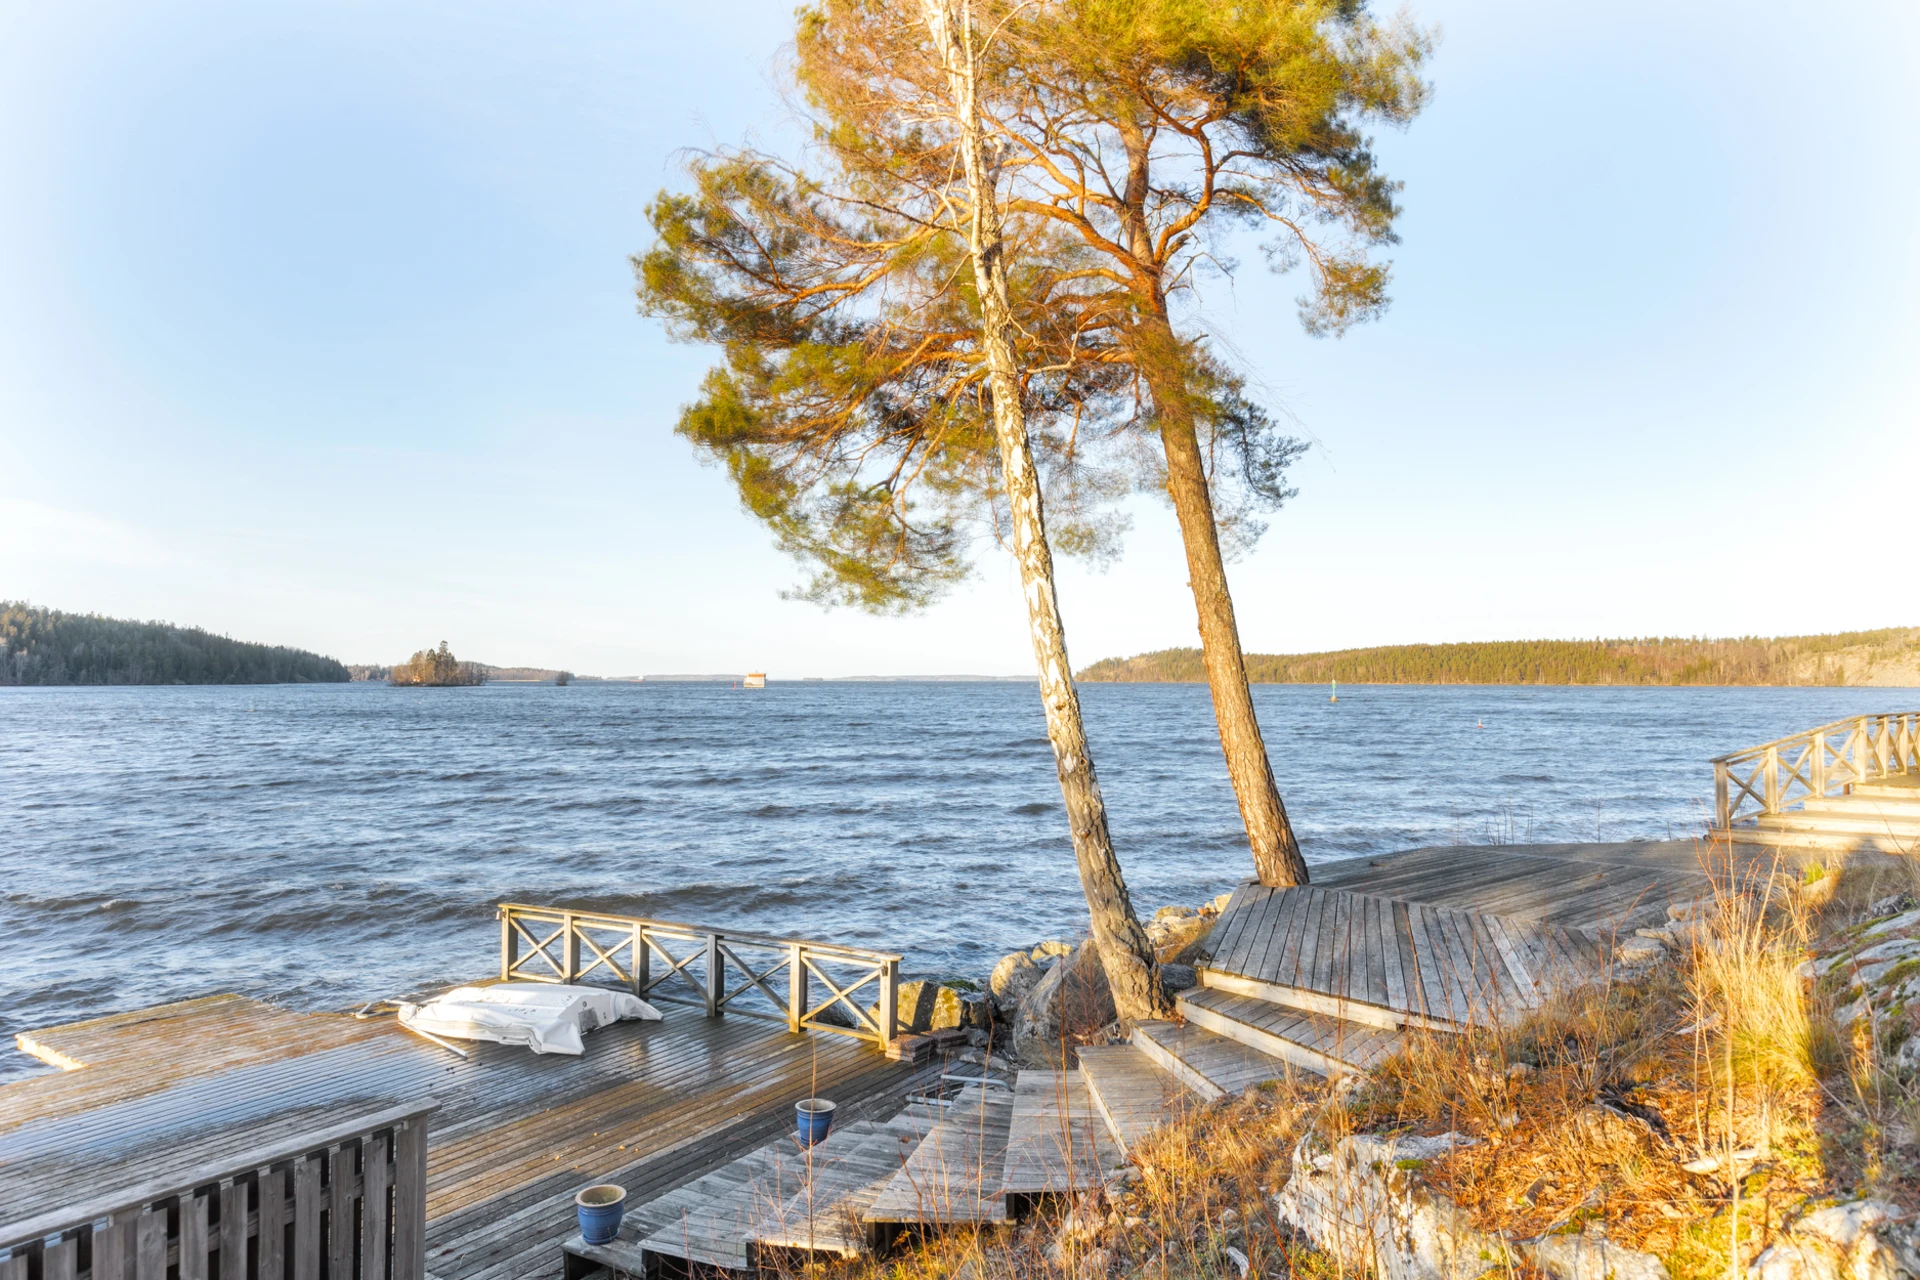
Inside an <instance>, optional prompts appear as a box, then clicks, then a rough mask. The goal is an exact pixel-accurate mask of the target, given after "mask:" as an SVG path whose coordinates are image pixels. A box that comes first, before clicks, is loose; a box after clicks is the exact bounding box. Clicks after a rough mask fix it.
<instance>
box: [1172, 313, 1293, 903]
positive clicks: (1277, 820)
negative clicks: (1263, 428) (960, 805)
mask: <svg viewBox="0 0 1920 1280" xmlns="http://www.w3.org/2000/svg"><path fill="white" fill-rule="evenodd" d="M1134 342H1135V346H1136V354H1137V355H1138V356H1139V357H1140V360H1139V367H1140V368H1141V369H1142V371H1143V372H1144V373H1145V375H1146V379H1147V385H1148V387H1150V388H1151V389H1152V391H1153V406H1154V415H1155V417H1156V419H1157V420H1158V423H1159V427H1160V443H1161V447H1162V448H1163V449H1164V450H1165V451H1166V456H1167V494H1168V496H1169V497H1171V498H1172V499H1173V510H1174V514H1175V515H1177V516H1178V517H1179V520H1180V537H1181V540H1182V541H1183V542H1184V543H1185V544H1186V552H1187V578H1188V583H1189V585H1190V586H1191V587H1192V590H1193V605H1194V610H1195V611H1196V612H1197V613H1198V614H1199V619H1200V651H1201V654H1202V656H1203V659H1204V661H1205V663H1206V668H1207V685H1208V687H1209V688H1210V689H1211V690H1212V691H1213V718H1214V721H1215V723H1217V724H1218V725H1219V728H1220V750H1221V751H1222V752H1223V753H1224V754H1225V755H1226V758H1227V776H1228V777H1229V778H1231V779H1232V780H1233V793H1234V795H1235V796H1236V797H1238V798H1239V801H1240V821H1241V822H1242V823H1243V824H1244V825H1245V826H1246V829H1247V843H1248V845H1249V846H1250V847H1251V848H1252V850H1253V868H1254V873H1255V874H1256V875H1258V876H1259V878H1260V883H1261V884H1265V885H1277V886H1287V885H1300V884H1305V883H1307V864H1306V860H1305V859H1304V858H1302V857H1301V856H1300V842H1299V841H1298V840H1296V839H1295V838H1294V834H1293V824H1292V823H1290V822H1288V821H1287V806H1286V805H1285V804H1284V803H1283V802H1282V801H1281V799H1280V787H1279V784H1278V783H1277V782H1275V781H1274V777H1273V763H1272V761H1270V760H1269V759H1268V758H1267V744H1266V742H1265V740H1264V739H1263V738H1262V737H1261V734H1260V721H1259V718H1258V717H1257V716H1256V715H1255V714H1254V710H1253V691H1252V690H1251V689H1250V688H1249V687H1248V685H1247V660H1246V656H1245V654H1243V653H1242V652H1241V649H1240V627H1239V624H1238V623H1237V622H1236V621H1235V620H1234V616H1233V596H1232V594H1231V593H1230V592H1229V591H1228V589H1227V566H1226V561H1225V560H1224V559H1223V558H1222V557H1221V555H1220V533H1219V527H1218V526H1217V525H1216V524H1215V523H1214V515H1213V495H1212V493H1211V492H1210V491H1209V489H1208V488H1207V471H1206V465H1205V462H1204V461H1203V460H1202V458H1201V456H1200V438H1199V433H1198V431H1197V430H1196V429H1195V425H1194V416H1193V401H1192V400H1191V399H1190V398H1189V396H1188V393H1187V386H1186V372H1185V368H1184V365H1183V362H1182V360H1181V358H1180V344H1179V340H1178V339H1177V338H1175V336H1174V333H1173V326H1172V325H1171V324H1170V323H1169V322H1168V320H1167V318H1166V316H1165V315H1164V314H1159V313H1157V312H1149V313H1148V314H1146V315H1144V316H1142V317H1141V319H1140V321H1139V324H1138V325H1137V327H1136V329H1135V332H1134Z"/></svg>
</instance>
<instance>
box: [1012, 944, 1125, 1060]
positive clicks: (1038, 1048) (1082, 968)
mask: <svg viewBox="0 0 1920 1280" xmlns="http://www.w3.org/2000/svg"><path fill="white" fill-rule="evenodd" d="M1118 1016H1119V1014H1118V1012H1117V1011H1116V1010H1115V1009H1114V1007H1113V993H1112V992H1111V991H1109V990H1108V989H1107V973H1106V970H1105V969H1104V968H1103V967H1102V966H1101V964H1100V953H1099V952H1098V951H1096V950H1095V949H1094V945H1093V943H1092V942H1091V941H1088V942H1084V943H1082V944H1080V949H1079V950H1078V951H1075V952H1073V953H1072V954H1071V955H1065V956H1061V957H1060V958H1059V959H1057V960H1055V961H1054V962H1053V967H1052V968H1050V969H1048V970H1047V973H1046V976H1045V977H1043V978H1041V979H1040V981H1039V982H1038V983H1037V984H1036V985H1035V986H1034V987H1033V989H1032V990H1030V991H1029V992H1027V994H1026V995H1025V996H1023V997H1022V998H1021V1000H1020V1004H1019V1007H1018V1009H1017V1010H1015V1012H1014V1016H1013V1047H1014V1051H1015V1052H1016V1053H1017V1054H1018V1055H1019V1056H1020V1059H1021V1060H1022V1061H1023V1062H1027V1063H1030V1064H1034V1065H1038V1064H1040V1063H1044V1062H1053V1061H1056V1060H1057V1059H1059V1058H1060V1057H1061V1056H1062V1051H1063V1047H1064V1046H1065V1044H1066V1043H1067V1041H1069V1040H1083V1039H1084V1038H1085V1037H1087V1036H1089V1035H1091V1034H1093V1033H1094V1032H1097V1031H1098V1030H1099V1029H1100V1028H1102V1027H1104V1026H1106V1025H1107V1024H1108V1023H1110V1022H1112V1021H1113V1020H1114V1019H1115V1018H1116V1017H1118Z"/></svg>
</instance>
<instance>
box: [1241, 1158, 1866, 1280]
mask: <svg viewBox="0 0 1920 1280" xmlns="http://www.w3.org/2000/svg"><path fill="white" fill-rule="evenodd" d="M1474 1141H1475V1140H1474V1139H1472V1138H1467V1137H1462V1136H1461V1135H1459V1134H1455V1133H1444V1134H1440V1135H1439V1136H1437V1137H1431V1138H1410V1137H1380V1136H1375V1135H1371V1134H1356V1135H1355V1136H1353V1137H1350V1138H1342V1139H1341V1140H1340V1141H1338V1142H1335V1143H1333V1144H1331V1145H1330V1146H1329V1145H1325V1144H1324V1143H1321V1142H1320V1141H1319V1140H1318V1139H1317V1138H1316V1137H1315V1136H1314V1135H1311V1134H1309V1135H1308V1136H1307V1137H1306V1138H1304V1139H1302V1140H1301V1142H1300V1144H1299V1145H1298V1146H1297V1147H1296V1148H1295V1149H1294V1153H1293V1176H1292V1177H1291V1178H1290V1179H1288V1181H1287V1185H1286V1186H1284V1187H1282V1188H1281V1189H1280V1191H1279V1192H1277V1193H1276V1194H1275V1195H1274V1198H1273V1200H1274V1208H1275V1210H1276V1211H1277V1212H1278V1214H1279V1217H1280V1220H1281V1221H1282V1222H1285V1223H1287V1224H1289V1225H1291V1226H1293V1227H1295V1228H1297V1229H1298V1230H1299V1231H1301V1232H1302V1233H1303V1234H1305V1235H1306V1237H1307V1238H1308V1239H1309V1240H1311V1241H1313V1243H1314V1245H1315V1246H1316V1247H1318V1248H1319V1249H1321V1250H1322V1251H1324V1252H1326V1253H1329V1254H1331V1255H1333V1257H1334V1258H1336V1259H1338V1260H1339V1261H1340V1263H1341V1264H1342V1265H1343V1266H1345V1267H1349V1268H1352V1269H1354V1270H1356V1271H1364V1270H1367V1269H1371V1270H1372V1271H1373V1273H1374V1274H1375V1275H1376V1276H1377V1277H1379V1280H1474V1278H1475V1277H1477V1276H1481V1275H1484V1274H1486V1273H1487V1272H1490V1271H1496V1270H1499V1271H1508V1272H1510V1271H1511V1270H1512V1268H1513V1265H1514V1264H1515V1263H1516V1262H1520V1261H1526V1262H1531V1263H1532V1264H1533V1265H1534V1267H1536V1268H1538V1269H1539V1270H1540V1271H1542V1272H1544V1273H1546V1274H1547V1275H1549V1276H1552V1277H1554V1280H1667V1268H1666V1265H1665V1264H1664V1263H1662V1262H1661V1261H1660V1259H1658V1258H1656V1257H1654V1256H1653V1255H1652V1254H1650V1253H1641V1252H1640V1251H1638V1250H1635V1249H1628V1248H1624V1247H1622V1246H1620V1245H1617V1244H1614V1243H1613V1242H1611V1241H1609V1240H1608V1239H1607V1238H1606V1236H1605V1235H1604V1234H1603V1233H1601V1232H1597V1231H1595V1232H1589V1233H1587V1234H1580V1235H1553V1236H1544V1237H1542V1238H1541V1239H1539V1240H1509V1239H1507V1238H1506V1237H1505V1236H1502V1235H1497V1234H1494V1233H1491V1232H1485V1231H1479V1230H1477V1229H1475V1228H1474V1226H1473V1224H1472V1223H1471V1222H1470V1221H1469V1220H1468V1218H1467V1214H1466V1211H1465V1210H1463V1209H1461V1208H1460V1207H1459V1206H1458V1205H1456V1204H1454V1202H1453V1201H1452V1200H1451V1199H1449V1198H1448V1197H1447V1196H1445V1195H1443V1194H1441V1193H1440V1192H1438V1191H1436V1190H1434V1189H1433V1188H1432V1187H1431V1186H1429V1185H1428V1184H1427V1182H1426V1180H1425V1179H1424V1178H1422V1177H1421V1175H1420V1170H1421V1168H1422V1167H1423V1166H1424V1165H1425V1164H1426V1163H1427V1162H1428V1161H1430V1160H1434V1159H1438V1158H1439V1157H1441V1156H1444V1155H1446V1154H1447V1153H1449V1152H1451V1151H1454V1150H1457V1149H1458V1148H1460V1147H1463V1146H1470V1145H1472V1144H1473V1143H1474ZM1763 1280H1824V1278H1816V1277H1805V1278H1801V1277H1773V1276H1769V1277H1764V1278H1763ZM1843 1280H1854V1278H1853V1277H1845V1278H1843ZM1860 1280H1865V1278H1864V1277H1862V1278H1860ZM1876 1280H1877V1278H1876Z"/></svg>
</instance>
